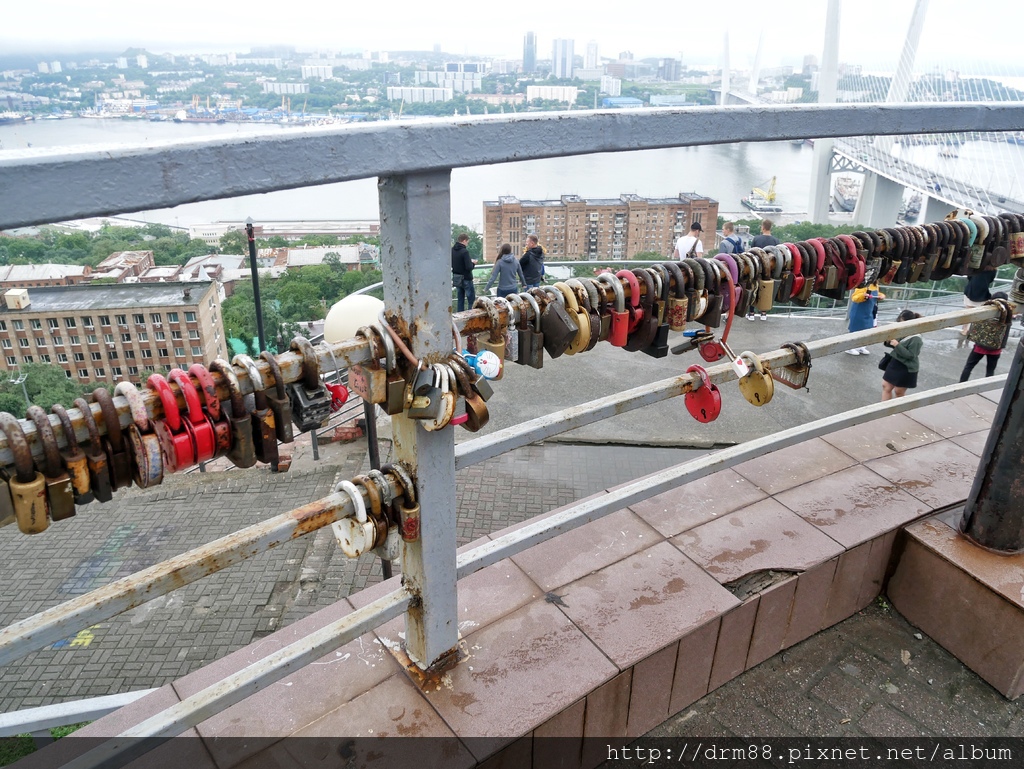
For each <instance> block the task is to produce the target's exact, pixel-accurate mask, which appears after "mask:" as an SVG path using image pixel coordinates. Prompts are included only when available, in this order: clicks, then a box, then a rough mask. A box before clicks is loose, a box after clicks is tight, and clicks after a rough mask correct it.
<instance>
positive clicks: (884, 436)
mask: <svg viewBox="0 0 1024 769" xmlns="http://www.w3.org/2000/svg"><path fill="white" fill-rule="evenodd" d="M821 439H822V440H823V441H825V442H826V443H828V444H831V445H832V446H835V447H836V448H837V449H839V450H840V451H842V452H843V453H844V454H848V455H850V456H851V457H853V458H854V459H856V460H857V461H858V462H866V461H867V460H869V459H878V457H887V456H889V455H890V454H893V453H896V452H900V451H906V450H907V449H912V448H916V447H917V446H924V445H926V444H928V443H935V441H941V440H942V436H941V435H939V434H938V433H937V432H935V431H934V430H930V429H928V428H927V427H925V426H924V425H922V424H921V423H920V422H915V421H914V420H913V419H911V418H910V417H909V416H907V415H906V414H893V415H892V416H888V417H883V418H882V419H876V420H874V421H872V422H869V423H867V424H865V425H855V426H854V427H847V428H846V429H844V430H837V431H836V432H834V433H831V434H829V435H824V436H822V438H821Z"/></svg>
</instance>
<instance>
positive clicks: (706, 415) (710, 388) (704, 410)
mask: <svg viewBox="0 0 1024 769" xmlns="http://www.w3.org/2000/svg"><path fill="white" fill-rule="evenodd" d="M686 373H687V374H691V373H696V374H697V376H699V377H700V383H699V384H698V385H697V388H696V389H694V390H691V391H690V392H688V393H686V395H684V396H683V402H684V403H685V404H686V410H687V411H689V412H690V416H692V417H693V418H694V419H696V420H697V421H698V422H714V421H715V420H716V419H718V415H719V414H721V413H722V393H721V392H719V390H718V388H717V387H715V385H714V384H712V382H711V380H710V379H709V378H708V372H707V371H705V370H704V368H703V367H702V366H696V365H695V366H690V367H689V368H688V369H686Z"/></svg>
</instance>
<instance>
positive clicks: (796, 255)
mask: <svg viewBox="0 0 1024 769" xmlns="http://www.w3.org/2000/svg"><path fill="white" fill-rule="evenodd" d="M783 245H784V246H785V247H786V248H788V249H789V253H791V254H792V255H793V290H792V291H791V292H790V294H789V297H787V301H788V300H789V299H793V298H794V297H796V296H797V295H798V294H799V293H800V292H801V291H803V290H804V282H805V281H806V280H807V278H805V277H804V261H803V255H802V254H801V253H800V249H799V248H797V247H796V245H795V244H793V243H784V244H783Z"/></svg>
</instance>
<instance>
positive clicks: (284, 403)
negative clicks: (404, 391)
mask: <svg viewBox="0 0 1024 769" xmlns="http://www.w3.org/2000/svg"><path fill="white" fill-rule="evenodd" d="M260 358H261V359H263V360H264V361H266V363H267V365H268V366H269V367H270V374H271V376H273V377H274V389H273V390H267V393H266V395H267V403H268V404H269V405H270V410H271V411H272V412H274V429H275V430H277V440H278V441H280V442H281V443H291V442H293V441H294V440H295V432H294V430H293V429H292V402H291V401H290V400H288V391H287V390H286V389H285V386H284V376H283V375H282V374H281V367H280V366H279V365H278V363H277V358H275V357H274V354H273V353H271V352H267V351H266V350H264V351H263V352H261V353H260ZM194 368H195V366H193V367H192V368H190V369H189V372H190V373H194V372H193V369H194ZM404 384H405V383H404V382H403V385H404ZM211 417H212V415H211Z"/></svg>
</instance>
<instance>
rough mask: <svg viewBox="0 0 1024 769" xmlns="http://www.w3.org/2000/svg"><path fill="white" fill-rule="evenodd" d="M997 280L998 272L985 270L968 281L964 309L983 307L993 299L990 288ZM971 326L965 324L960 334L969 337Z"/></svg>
mask: <svg viewBox="0 0 1024 769" xmlns="http://www.w3.org/2000/svg"><path fill="white" fill-rule="evenodd" d="M995 279H996V270H995V269H991V270H985V271H984V272H976V273H974V274H973V275H972V276H971V277H969V278H968V279H967V285H966V286H965V287H964V309H970V308H971V307H981V305H983V304H985V302H987V301H988V300H989V299H991V298H992V294H991V292H990V290H989V289H990V287H991V286H992V281H994V280H995ZM969 326H970V324H969V323H965V324H964V325H963V326H961V327H960V333H961V334H962V335H964V336H967V330H968V328H969Z"/></svg>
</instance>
